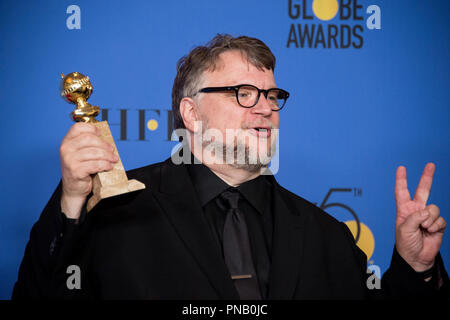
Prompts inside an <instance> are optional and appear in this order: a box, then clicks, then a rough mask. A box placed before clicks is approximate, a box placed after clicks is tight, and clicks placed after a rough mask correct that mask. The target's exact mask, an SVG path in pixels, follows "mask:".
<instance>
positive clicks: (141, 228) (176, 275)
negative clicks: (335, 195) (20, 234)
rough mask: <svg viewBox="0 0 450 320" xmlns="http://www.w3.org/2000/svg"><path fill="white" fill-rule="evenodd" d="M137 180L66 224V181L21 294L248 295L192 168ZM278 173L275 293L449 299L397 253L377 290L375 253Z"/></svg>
mask: <svg viewBox="0 0 450 320" xmlns="http://www.w3.org/2000/svg"><path fill="white" fill-rule="evenodd" d="M128 177H129V179H138V180H139V181H142V182H143V183H145V185H146V186H147V188H146V189H145V190H142V191H138V192H134V193H131V194H127V195H124V196H118V197H114V198H110V199H104V200H102V201H101V202H100V204H98V205H97V206H96V207H95V208H94V209H93V210H92V211H91V212H90V213H88V214H86V216H85V217H84V219H83V220H84V221H82V223H80V224H79V225H70V224H69V225H66V224H64V222H63V221H62V219H61V213H60V202H59V199H60V196H61V190H60V187H58V188H57V190H56V191H55V193H54V194H53V196H52V198H51V199H50V201H49V203H48V204H47V206H46V208H45V209H44V211H43V213H42V215H41V217H40V219H39V221H38V222H37V223H36V224H35V225H34V227H33V229H32V231H31V235H30V241H29V243H28V245H27V248H26V251H25V256H24V259H23V262H22V264H21V267H20V271H19V277H18V281H17V283H16V285H15V288H14V291H13V298H30V297H31V298H103V299H238V298H239V297H238V294H237V292H236V289H235V288H234V286H233V283H232V281H231V279H230V275H229V273H228V270H227V268H226V265H225V263H224V261H223V257H222V255H221V252H220V250H218V248H217V246H216V245H215V242H214V239H213V235H212V233H211V230H210V228H209V227H208V225H207V222H206V221H205V219H204V217H203V214H202V208H201V206H200V203H199V200H198V199H197V195H196V193H195V191H194V187H193V185H192V182H191V179H190V177H189V175H188V172H187V169H186V165H174V164H173V163H172V162H171V160H170V159H168V160H166V161H165V162H162V163H157V164H154V165H150V166H147V167H144V168H140V169H135V170H132V171H129V172H128ZM270 179H271V181H272V183H273V208H272V212H273V214H274V230H273V250H272V252H273V254H272V257H271V259H272V264H271V271H270V281H269V299H364V298H370V297H406V296H428V297H434V296H438V295H441V296H442V294H443V293H442V292H443V291H442V290H441V291H440V292H439V291H437V290H435V289H434V288H433V287H432V286H431V285H430V284H428V283H425V282H424V281H423V280H422V279H420V277H418V276H417V275H416V273H415V272H414V270H413V269H411V268H410V267H409V265H407V264H406V262H405V261H403V260H402V258H401V257H400V256H399V255H398V254H397V253H396V252H395V250H394V255H393V259H392V262H391V267H390V269H389V270H388V271H387V272H386V273H385V275H384V277H383V281H382V284H381V287H382V288H381V290H368V289H367V286H366V279H367V277H368V274H367V273H366V256H365V254H364V253H363V252H362V251H361V250H360V249H359V248H358V247H357V246H356V245H355V243H354V240H353V236H352V235H351V233H350V231H349V230H348V228H347V227H346V225H345V224H343V223H341V222H338V221H337V220H335V219H334V218H333V217H331V216H329V215H328V214H327V213H325V212H324V211H322V210H321V209H319V208H318V207H316V206H315V205H313V204H311V203H310V202H308V201H306V200H304V199H302V198H301V197H299V196H297V195H295V194H293V193H291V192H289V191H287V190H286V189H284V188H283V187H281V186H280V185H279V184H278V183H277V182H276V180H275V179H274V178H273V177H270ZM64 225H66V226H67V227H66V228H64ZM438 264H439V265H440V270H441V277H442V278H443V279H444V280H445V282H446V286H448V276H447V274H446V273H445V269H444V267H443V264H442V260H441V259H440V257H438ZM69 265H77V266H79V267H80V270H81V289H73V290H69V289H68V288H67V286H66V280H67V278H68V277H69V274H67V273H66V270H67V267H68V266H69ZM444 287H445V286H444Z"/></svg>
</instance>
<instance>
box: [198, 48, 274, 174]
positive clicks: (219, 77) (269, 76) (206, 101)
mask: <svg viewBox="0 0 450 320" xmlns="http://www.w3.org/2000/svg"><path fill="white" fill-rule="evenodd" d="M239 84H251V85H254V86H256V87H258V88H260V89H270V88H275V87H276V84H275V79H274V75H273V72H272V70H268V69H265V68H264V69H263V70H259V69H258V68H256V67H255V66H254V65H252V64H251V63H250V62H248V61H247V59H246V57H245V56H242V55H241V53H240V52H239V51H227V52H224V53H222V54H221V55H220V59H219V61H218V63H217V64H216V68H215V70H214V71H212V72H211V71H206V72H204V73H203V77H202V79H201V88H204V87H223V86H234V85H239ZM198 106H199V114H200V117H201V120H202V121H203V123H202V126H203V128H202V129H203V132H205V131H206V130H207V129H211V128H213V129H217V130H218V132H220V133H221V137H220V138H219V140H220V141H217V140H218V137H217V136H215V137H214V142H213V143H214V144H216V145H217V144H222V145H223V144H224V141H225V147H226V148H228V149H233V150H234V154H235V156H237V157H239V156H241V157H242V156H243V155H242V152H241V151H242V150H243V149H244V150H245V152H246V153H247V156H246V160H245V162H246V164H245V165H244V166H238V165H236V163H234V166H235V167H240V168H244V169H247V170H257V169H259V168H261V166H263V165H267V163H268V162H269V160H270V158H271V157H272V156H273V154H272V152H273V151H274V146H275V142H276V138H277V132H276V131H277V130H273V129H278V126H279V115H278V112H276V111H272V109H271V107H270V105H269V103H268V101H267V100H266V98H265V97H264V95H263V94H261V96H260V98H259V101H258V103H257V104H256V105H255V106H254V107H252V108H243V107H241V106H240V105H239V104H238V102H237V100H236V94H235V92H234V91H231V92H214V93H201V94H200V96H199V98H198ZM261 128H263V129H267V130H261ZM227 129H228V130H227ZM230 129H231V130H230ZM227 131H228V134H229V133H230V132H237V133H238V134H237V138H236V140H234V139H233V140H232V141H233V142H230V141H229V140H227V139H226V134H227ZM205 140H206V142H204V144H203V145H204V146H206V145H208V144H211V142H210V141H208V138H207V137H204V141H205ZM237 149H239V150H240V152H236V150H237ZM249 157H250V158H251V159H255V158H256V159H257V160H258V161H257V163H256V166H254V165H253V166H252V165H251V166H249V165H248V164H249V163H248V159H249ZM252 157H253V158H252ZM264 158H265V159H266V160H262V161H260V160H261V159H264ZM267 158H268V159H269V160H267ZM235 160H236V159H235ZM250 163H252V164H253V162H250Z"/></svg>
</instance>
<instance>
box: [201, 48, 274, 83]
mask: <svg viewBox="0 0 450 320" xmlns="http://www.w3.org/2000/svg"><path fill="white" fill-rule="evenodd" d="M261 73H262V75H263V78H265V79H266V80H265V81H264V82H270V83H272V85H274V84H275V83H274V81H275V79H274V75H273V72H272V70H269V69H266V68H265V67H258V66H256V65H254V64H253V63H252V62H251V60H250V59H248V57H247V55H246V54H245V53H244V52H240V51H238V50H230V51H226V52H223V53H221V54H220V55H219V58H218V59H217V61H216V63H215V65H214V66H211V68H209V69H208V70H206V71H205V72H204V73H203V75H202V80H203V81H202V82H203V83H204V82H205V81H206V82H210V81H212V82H217V81H218V82H220V83H221V84H223V82H229V83H228V84H229V85H232V84H238V83H241V82H242V81H244V80H246V79H248V78H253V77H255V76H256V77H258V78H260V79H261ZM256 74H258V75H256ZM231 82H233V83H231ZM251 82H252V81H251ZM250 84H252V83H250ZM254 84H255V85H256V83H254ZM266 85H269V86H271V85H270V84H266Z"/></svg>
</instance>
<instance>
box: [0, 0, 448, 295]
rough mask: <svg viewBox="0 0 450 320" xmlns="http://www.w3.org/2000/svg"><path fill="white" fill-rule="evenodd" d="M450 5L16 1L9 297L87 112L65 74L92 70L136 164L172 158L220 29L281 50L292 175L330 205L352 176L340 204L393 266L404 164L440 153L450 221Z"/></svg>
mask: <svg viewBox="0 0 450 320" xmlns="http://www.w3.org/2000/svg"><path fill="white" fill-rule="evenodd" d="M313 2H314V3H315V8H316V9H315V10H313ZM321 4H323V5H324V7H320V5H321ZM71 5H75V7H74V6H71ZM327 5H328V7H327ZM333 5H337V9H336V7H333ZM371 5H375V6H377V7H375V9H373V8H374V7H370V6H371ZM377 8H378V9H379V10H378V9H377ZM368 9H369V10H368ZM336 10H337V13H336ZM367 11H368V12H367ZM449 12H450V2H449V1H447V0H442V1H437V0H436V1H432V2H426V1H383V0H358V1H355V0H340V1H336V0H331V1H328V0H314V1H313V0H307V1H304V0H292V1H290V0H277V1H275V0H272V1H269V0H227V1H211V0H196V1H192V0H191V1H148V0H145V1H144V0H140V1H137V0H136V1H118V0H114V1H111V0H110V1H81V0H76V1H31V0H30V1H24V0H21V1H17V0H16V1H12V0H11V1H1V3H0V103H1V106H2V108H1V111H2V119H3V121H2V124H1V127H0V142H1V149H2V156H1V158H0V169H1V170H2V174H1V177H2V178H1V192H0V197H1V203H2V212H1V214H0V298H3V299H8V298H9V297H10V294H11V290H12V287H13V284H14V282H15V281H16V278H17V272H18V268H19V264H20V261H21V259H22V257H23V253H24V249H25V245H26V242H27V241H28V236H29V231H30V229H31V227H32V225H33V223H34V222H35V221H36V220H37V219H38V217H39V215H40V213H41V210H42V209H43V208H44V206H45V204H46V202H47V201H48V199H49V197H50V195H51V194H52V192H53V190H54V188H55V187H56V185H57V184H58V182H59V179H60V167H59V157H58V152H59V150H58V149H59V144H60V142H61V140H62V138H63V137H64V135H65V134H66V132H67V130H68V129H69V127H70V126H71V125H72V122H71V120H70V119H69V113H70V112H71V111H72V110H73V106H72V105H68V104H67V103H66V102H64V101H63V100H62V99H61V98H60V96H59V82H60V73H61V72H63V73H66V74H67V73H69V72H73V71H78V72H81V73H84V74H87V75H89V76H90V78H91V80H92V83H93V86H94V93H93V95H92V97H91V98H90V100H89V102H91V103H92V104H95V105H99V106H100V107H101V108H102V109H103V110H104V113H103V116H104V117H106V116H107V117H108V120H109V122H110V125H111V130H112V132H113V135H114V137H115V140H116V144H117V147H118V149H119V152H120V155H121V158H122V161H123V163H124V166H125V167H126V169H132V168H135V167H139V166H143V165H146V164H148V163H153V162H156V161H161V160H163V159H165V158H167V157H168V156H169V155H170V151H171V150H172V148H173V147H174V145H175V142H172V141H169V136H170V130H171V126H170V125H169V121H170V119H171V114H170V109H171V87H172V82H173V79H174V76H175V63H176V61H177V60H178V59H179V58H180V57H181V56H182V55H184V54H186V53H187V52H188V51H189V50H190V49H192V48H193V47H194V46H195V45H199V44H203V43H205V42H206V41H207V40H209V39H211V38H212V37H213V36H214V35H216V34H217V33H230V34H232V35H235V36H237V35H241V34H245V35H249V36H253V37H258V38H260V39H262V40H263V41H264V42H266V43H267V44H268V45H269V47H270V48H271V49H272V50H273V52H274V53H275V55H276V57H277V67H276V70H275V76H276V81H277V84H278V86H279V87H281V88H285V89H286V90H288V91H290V92H291V98H290V99H289V101H288V104H287V106H286V107H285V109H284V110H283V111H282V112H281V114H280V117H281V126H280V162H279V164H280V166H279V171H278V173H277V174H276V179H277V180H278V181H279V182H280V183H281V185H283V186H285V187H286V188H288V189H289V190H291V191H293V192H295V193H297V194H299V195H301V196H303V197H304V198H306V199H308V200H310V201H311V202H316V203H318V205H320V204H322V202H323V200H324V199H325V196H326V195H327V193H328V192H329V191H330V189H332V188H340V189H345V190H343V191H341V192H336V191H334V192H332V193H331V195H330V197H329V198H328V200H327V202H326V203H325V205H326V204H328V203H340V204H343V205H345V206H347V207H348V208H349V209H345V208H342V207H330V208H328V209H327V211H328V212H329V213H330V214H332V215H334V216H336V217H337V218H339V219H341V220H343V221H347V220H354V217H353V216H352V215H351V214H350V210H352V211H353V212H354V213H355V214H356V215H357V216H358V218H359V220H360V221H361V222H362V223H363V224H364V225H365V226H367V229H364V228H363V229H362V232H361V241H360V243H359V244H360V245H361V246H362V247H365V250H366V251H369V256H370V257H369V258H370V259H369V261H368V265H377V266H379V267H380V269H381V272H384V271H385V270H386V269H387V268H388V266H389V262H390V257H391V254H392V249H393V245H394V222H395V201H394V182H395V170H396V167H397V166H398V165H405V166H406V167H407V170H408V183H409V187H410V192H411V193H412V194H414V191H415V188H416V186H417V183H418V181H419V178H420V175H421V173H422V170H423V167H424V166H425V163H426V162H428V161H432V162H434V163H435V164H436V165H437V170H436V174H435V179H434V183H433V188H432V192H431V196H430V201H429V202H430V203H435V204H437V205H438V206H440V208H441V214H442V215H443V216H444V218H446V220H447V221H449V220H450V214H449V209H450V201H449V197H448V191H449V186H450V183H449V181H450V179H449V178H450V166H449V160H450V152H449V142H450V130H449V126H448V123H449V120H450V117H449V114H450V113H449V98H450V90H449V85H450V76H449V71H450V68H449V67H450V50H449V49H450V37H449V30H450V28H449V27H450V20H449V19H448V13H449ZM334 13H336V15H335V16H334V18H332V19H330V20H321V19H319V18H322V19H324V17H326V16H327V15H328V16H329V15H331V16H333V15H334ZM328 18H329V17H328ZM125 116H126V117H125ZM150 120H153V121H152V122H151V123H152V124H153V127H151V128H152V129H155V128H154V127H155V126H156V125H157V128H156V129H155V130H150V129H149V127H148V126H147V124H148V123H149V121H150ZM447 233H448V232H447ZM448 239H449V236H448V234H447V235H445V236H444V243H443V245H442V249H441V253H442V255H443V258H444V261H445V263H446V265H447V267H448V266H450V252H449V250H450V245H449V243H448ZM363 242H364V243H363ZM372 249H373V253H370V251H371V250H372Z"/></svg>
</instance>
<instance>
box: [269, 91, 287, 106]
mask: <svg viewBox="0 0 450 320" xmlns="http://www.w3.org/2000/svg"><path fill="white" fill-rule="evenodd" d="M286 99H287V97H286V93H285V92H284V91H283V90H279V89H271V90H269V92H268V93H267V101H268V102H269V104H270V105H271V106H272V110H279V109H281V108H282V107H283V106H284V104H285V103H286Z"/></svg>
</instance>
